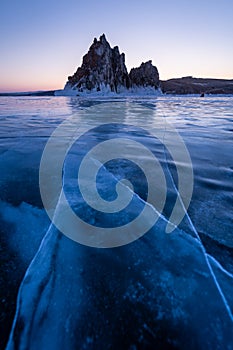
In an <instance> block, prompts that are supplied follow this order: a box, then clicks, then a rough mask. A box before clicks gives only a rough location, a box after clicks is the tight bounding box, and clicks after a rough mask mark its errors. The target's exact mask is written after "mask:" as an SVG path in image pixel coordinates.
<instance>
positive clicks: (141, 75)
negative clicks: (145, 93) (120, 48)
mask: <svg viewBox="0 0 233 350" xmlns="http://www.w3.org/2000/svg"><path fill="white" fill-rule="evenodd" d="M129 78H130V81H131V84H132V86H137V87H154V88H156V89H157V88H158V87H159V73H158V69H157V68H156V67H155V66H153V65H152V61H148V62H146V63H142V64H141V66H140V67H138V68H132V69H131V71H130V73H129Z"/></svg>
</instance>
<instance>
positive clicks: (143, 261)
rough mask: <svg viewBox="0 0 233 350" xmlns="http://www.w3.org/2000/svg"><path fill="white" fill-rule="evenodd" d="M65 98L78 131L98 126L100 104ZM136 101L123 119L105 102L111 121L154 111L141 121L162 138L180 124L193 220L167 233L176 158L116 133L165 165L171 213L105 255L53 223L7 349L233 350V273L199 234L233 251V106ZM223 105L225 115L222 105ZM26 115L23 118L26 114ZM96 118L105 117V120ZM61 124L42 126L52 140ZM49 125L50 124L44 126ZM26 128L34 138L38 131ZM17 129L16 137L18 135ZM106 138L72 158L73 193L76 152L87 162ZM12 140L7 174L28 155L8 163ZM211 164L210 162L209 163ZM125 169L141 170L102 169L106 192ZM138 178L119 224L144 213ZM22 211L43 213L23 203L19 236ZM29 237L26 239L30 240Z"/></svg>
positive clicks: (117, 107) (91, 140)
mask: <svg viewBox="0 0 233 350" xmlns="http://www.w3.org/2000/svg"><path fill="white" fill-rule="evenodd" d="M51 100H53V99H51ZM66 101H67V102H66V103H67V104H69V106H71V108H73V111H74V112H75V116H76V117H77V118H78V122H79V126H80V127H82V125H84V124H85V123H88V125H90V126H91V125H92V122H93V118H95V111H97V109H96V110H95V107H94V106H93V107H91V108H89V106H91V105H92V104H93V103H94V102H88V101H83V102H81V103H80V102H79V101H77V100H72V101H71V100H68V99H67V100H66ZM136 102H137V106H136V107H135V105H134V106H133V105H132V104H130V103H129V102H127V106H128V107H127V111H126V113H125V114H124V115H122V114H121V113H120V112H121V111H122V105H121V104H119V103H118V104H117V103H116V102H114V103H113V105H114V108H112V110H110V108H109V107H108V105H106V109H107V110H108V111H109V113H110V114H111V112H112V116H113V119H114V118H117V120H118V122H119V123H126V124H130V125H137V120H135V118H136V115H137V113H136V112H138V111H140V110H141V109H143V108H142V105H144V106H146V107H147V108H149V107H150V109H151V112H150V113H151V114H150V113H149V112H148V115H146V117H145V119H143V120H140V123H146V124H147V125H150V124H151V127H153V118H161V128H162V127H163V129H162V132H164V125H165V124H164V116H166V119H167V120H169V121H173V123H174V125H175V126H176V127H177V129H178V130H179V132H180V133H181V134H182V136H183V138H184V139H185V141H186V144H187V146H188V148H189V150H190V153H191V156H192V159H193V165H194V174H195V175H196V176H195V183H194V202H193V203H191V208H190V216H188V215H187V216H186V217H185V219H184V220H183V222H182V224H181V225H180V227H179V229H176V230H175V231H174V232H173V233H172V234H165V227H166V224H167V218H169V213H170V212H171V208H170V206H169V203H174V198H175V197H176V195H177V193H176V187H177V179H176V171H175V169H174V167H173V164H172V160H171V159H170V158H169V156H168V155H167V154H165V153H164V152H165V151H164V149H163V147H161V145H159V144H158V143H157V142H155V140H153V138H150V137H145V135H140V134H139V133H138V134H137V132H136V131H135V129H129V130H126V129H125V130H122V131H119V130H115V133H116V134H119V133H121V135H123V136H125V135H126V134H127V132H129V133H130V134H131V135H133V136H134V137H136V138H137V140H139V139H141V140H144V142H146V145H147V146H148V147H150V149H151V150H152V151H153V152H154V153H155V154H156V156H157V157H158V158H159V159H160V162H161V164H162V166H163V169H164V172H165V173H166V179H167V181H168V188H169V191H168V192H169V193H168V197H169V203H168V204H167V206H166V207H165V211H164V213H163V214H164V216H162V217H161V218H160V219H159V221H158V222H157V223H156V225H155V226H154V227H153V228H152V229H151V230H150V231H149V232H148V233H147V234H146V235H145V236H143V237H142V238H141V239H140V240H137V241H136V242H134V243H132V244H130V245H127V246H123V247H120V248H114V249H107V250H103V249H95V248H90V247H85V246H81V245H79V244H78V243H75V242H73V241H71V240H69V239H68V238H66V237H65V236H64V235H62V234H61V233H60V232H58V230H57V229H56V228H55V227H54V226H53V225H51V226H50V228H49V230H48V232H47V234H46V236H45V238H44V240H43V241H42V243H41V246H40V249H39V251H38V252H37V254H36V256H35V258H34V259H33V261H32V263H31V265H30V267H29V268H28V270H27V273H26V276H25V278H24V281H23V283H22V285H21V287H20V291H19V295H18V303H17V312H16V317H15V321H14V326H13V329H12V332H11V337H10V340H9V342H8V347H7V349H44V348H45V349H47V348H48V349H63V348H67V349H77V348H78V349H96V348H101V349H108V348H113V347H114V348H115V349H118V348H122V347H125V348H130V347H131V348H143V347H144V348H146V347H150V346H151V344H153V345H156V347H157V348H166V347H167V348H168V347H170V348H179V349H187V348H190V349H194V348H195V349H202V348H207V349H232V344H233V336H232V329H233V325H232V308H233V298H232V286H233V281H232V274H231V273H230V272H229V271H226V270H225V269H224V267H223V266H221V265H220V264H219V262H218V261H217V260H216V259H214V258H213V257H212V256H210V254H208V253H207V252H206V250H205V247H204V246H203V245H202V243H201V240H200V239H199V234H198V232H199V231H201V232H202V231H204V232H206V233H208V235H212V237H213V239H214V238H215V239H216V240H219V241H221V242H224V244H226V245H228V246H229V247H230V246H231V242H232V235H231V232H232V225H231V224H230V222H231V219H232V217H231V216H230V213H229V211H228V212H227V211H226V208H229V203H230V197H229V196H230V194H231V193H232V169H231V168H230V165H229V164H230V161H229V160H230V159H231V151H230V150H231V147H232V134H231V132H230V130H231V128H232V121H233V116H232V112H231V111H232V105H233V102H232V100H224V99H218V98H217V99H210V100H209V99H208V98H206V99H202V100H201V101H200V100H198V99H190V98H171V99H170V98H169V99H167V100H164V98H162V99H159V98H158V99H157V100H149V101H140V100H139V101H136ZM24 103H25V102H24ZM96 103H97V104H98V103H99V102H96ZM104 103H106V102H103V105H104ZM123 103H124V102H123ZM222 105H224V110H223V109H221V108H219V107H221V106H222ZM72 106H73V107H72ZM211 106H212V107H211ZM207 107H208V108H207ZM36 108H38V107H36ZM216 110H217V111H218V114H217V115H216ZM207 112H208V113H209V114H208V113H207ZM66 113H67V111H66ZM68 113H69V112H68ZM6 114H7V113H6ZM8 114H9V113H8ZM22 114H23V115H25V111H24V112H23V113H22ZM149 115H150V116H151V117H150V118H149ZM213 115H214V116H213ZM98 117H99V118H100V120H104V118H103V116H101V115H99V116H98ZM141 117H143V114H141ZM40 118H41V117H40ZM101 118H102V119H101ZM61 119H62V117H60V119H59V118H58V121H57V122H56V120H55V118H54V119H53V118H52V120H53V121H54V124H53V123H51V125H50V126H49V128H48V129H46V128H41V131H43V134H44V132H45V131H49V132H48V134H50V133H51V130H53V128H54V126H56V125H57V123H58V122H59V121H60V120H61ZM24 120H27V118H26V119H24ZM52 120H51V121H52ZM44 123H45V126H48V122H47V121H46V120H45V121H44ZM24 125H25V124H24ZM39 125H40V124H39ZM25 130H27V132H29V133H33V130H31V129H30V128H29V129H27V128H25ZM15 133H16V135H18V132H17V130H16V131H15ZM48 134H47V135H48ZM23 135H25V133H24V134H23ZM104 135H105V137H106V135H107V136H109V137H113V130H111V132H110V131H109V130H105V131H104ZM102 137H103V134H101V132H93V133H92V134H91V135H88V138H86V139H83V143H82V144H81V145H79V146H78V145H77V148H74V149H73V150H72V151H73V152H71V153H70V154H69V155H68V157H67V161H66V164H65V168H64V169H65V176H67V178H66V182H65V184H67V192H68V193H72V188H74V186H75V176H76V172H75V171H74V170H75V168H74V163H75V159H76V158H75V157H77V150H78V155H79V157H82V155H83V154H85V152H86V150H85V147H86V146H85V145H86V143H87V145H88V147H91V146H92V145H94V144H95V142H99V141H100V140H101V139H102ZM63 141H64V140H63ZM220 141H221V142H220ZM8 142H9V143H8V144H7V145H6V141H5V143H4V145H5V147H6V150H5V152H4V153H2V155H3V157H5V158H2V159H3V161H4V164H5V165H6V169H7V167H8V169H9V167H11V166H12V164H13V163H14V162H13V160H17V161H18V160H19V158H20V157H19V155H18V153H15V154H13V153H11V157H12V158H11V160H12V161H9V159H10V157H7V153H6V152H9V150H7V148H8V147H9V145H10V144H11V145H12V143H11V142H12V141H11V142H10V141H8ZM18 142H19V139H18V138H17V146H15V148H16V149H19V145H21V146H22V147H21V150H22V153H23V154H24V155H25V152H26V150H28V147H29V144H30V145H31V150H33V149H34V150H35V148H37V146H36V145H35V144H34V143H33V146H32V142H28V146H26V144H25V139H23V138H22V139H21V143H20V144H19V143H18ZM42 144H44V142H42V143H41V144H40V145H41V146H42ZM13 148H14V147H13ZM200 148H201V149H200ZM23 150H24V151H23ZM37 151H38V149H37ZM34 154H35V153H34ZM4 155H5V156H4ZM8 155H9V153H8ZM38 155H39V152H38ZM29 159H30V157H29V158H28V162H29ZM8 161H9V162H8ZM31 161H32V160H31ZM206 162H208V164H209V166H205V164H206ZM29 163H30V162H29ZM15 164H17V163H15ZM118 170H119V171H120V172H122V174H123V175H124V174H125V171H126V172H128V173H130V172H131V173H135V172H136V174H139V173H138V169H135V168H133V171H132V165H131V164H125V163H124V161H123V160H120V161H119V162H118V163H117V164H116V165H114V164H109V166H108V167H107V168H105V169H104V168H103V170H102V172H101V179H102V181H100V183H99V191H100V193H102V194H103V195H104V193H105V190H106V188H105V187H106V184H108V183H112V184H114V181H115V180H114V179H116V173H119V172H118ZM114 171H115V172H114ZM120 175H121V173H120ZM138 179H140V180H139V181H136V182H135V187H134V190H135V191H136V193H137V196H136V197H135V202H134V203H133V204H134V206H133V208H131V209H130V210H129V211H128V212H126V213H125V215H124V216H123V217H122V218H121V220H125V218H127V217H131V215H134V214H135V211H136V208H138V209H140V208H141V206H143V205H144V204H145V202H144V199H145V198H144V197H143V191H144V187H143V186H144V180H143V179H142V177H139V176H138V177H137V176H136V180H138ZM2 181H3V182H4V183H5V182H6V181H7V178H6V177H5V176H4V177H2ZM113 188H114V186H113ZM69 191H70V192H69ZM101 191H102V192H101ZM215 198H216V201H215V208H216V211H217V210H218V212H219V213H220V217H219V221H218V220H217V219H215V222H214V224H212V223H211V222H209V225H206V224H205V221H207V219H206V218H208V216H209V215H210V214H211V213H212V207H211V206H209V203H210V201H211V202H213V201H214V199H215ZM220 198H221V200H220ZM217 199H218V200H217ZM70 201H71V202H72V203H73V205H74V209H78V210H81V209H80V207H81V206H79V208H76V207H75V205H76V204H77V197H76V196H75V195H74V196H71V197H70ZM200 202H201V203H202V206H201V207H200ZM217 203H218V206H217ZM79 204H82V202H80V203H79ZM60 205H61V203H60ZM58 206H59V205H58ZM216 206H217V207H216ZM20 208H23V210H24V212H25V213H28V218H30V215H31V217H32V218H33V216H36V213H38V214H41V211H40V209H35V208H34V207H32V206H30V205H28V204H20V206H19V209H16V211H15V212H14V213H16V215H15V214H14V216H15V223H16V224H18V232H19V233H20V231H21V232H22V231H23V227H22V226H21V227H20V220H21V218H22V217H21V216H18V210H19V212H20V210H21V209H20ZM1 209H2V212H3V213H5V214H4V215H5V220H11V214H10V211H11V210H12V211H11V212H12V213H13V211H14V210H15V209H14V208H12V207H11V206H9V207H8V209H7V206H6V207H5V205H4V206H3V207H1ZM37 210H39V211H37ZM57 210H59V208H57ZM29 212H31V214H30V215H29ZM91 213H92V214H93V212H91ZM89 214H90V212H88V211H86V210H85V211H84V213H83V215H84V217H86V219H87V218H88V216H90V215H89ZM17 217H18V218H17ZM92 219H93V220H96V221H98V220H99V217H98V216H97V214H96V213H94V217H92ZM42 222H43V220H42V221H41V223H42ZM220 222H221V223H220ZM214 226H215V227H214ZM38 227H40V226H38ZM212 227H213V230H212ZM230 229H231V231H230V232H229V230H230ZM222 230H224V231H225V232H227V231H228V232H229V235H228V236H225V235H223V234H222V236H221V232H220V231H222ZM28 234H29V233H25V239H26V236H27V235H28ZM21 244H23V241H22V243H21Z"/></svg>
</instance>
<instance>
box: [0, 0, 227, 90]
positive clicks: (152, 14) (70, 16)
mask: <svg viewBox="0 0 233 350" xmlns="http://www.w3.org/2000/svg"><path fill="white" fill-rule="evenodd" d="M0 33H1V35H0V50H1V53H0V92H9V91H12V92H13V91H34V90H52V89H61V88H63V87H64V85H65V82H66V80H67V77H68V76H69V75H72V74H73V73H74V72H75V71H76V70H77V68H78V66H80V65H81V62H82V56H83V55H84V54H85V53H86V52H87V50H88V48H89V46H90V45H91V43H92V42H93V39H94V37H97V38H98V37H99V36H100V35H101V34H103V33H105V35H106V37H107V40H108V41H109V43H110V45H111V46H115V45H118V46H119V48H120V51H121V52H124V53H125V54H126V65H127V68H128V70H130V69H131V68H132V67H137V66H139V65H140V64H141V62H145V61H147V60H149V59H152V62H153V64H154V65H156V66H157V68H158V70H159V73H160V79H169V78H175V77H182V76H187V75H191V76H194V77H213V78H226V79H233V1H231V0H218V1H216V0H195V1H194V0H190V1H187V0H185V1H184V0H162V1H158V0H134V1H133V0H124V1H123V0H118V1H112V0H108V1H107V0H99V1H96V0H82V1H80V0H40V1H33V0H1V2H0Z"/></svg>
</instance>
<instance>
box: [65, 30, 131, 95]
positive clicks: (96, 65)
mask: <svg viewBox="0 0 233 350" xmlns="http://www.w3.org/2000/svg"><path fill="white" fill-rule="evenodd" d="M129 87H130V82H129V76H128V72H127V68H126V66H125V55H124V53H122V54H120V52H119V48H118V46H115V47H114V48H111V47H110V45H109V43H108V42H107V40H106V37H105V35H104V34H103V35H102V36H101V37H100V39H99V41H98V40H97V39H96V38H95V39H94V42H93V44H92V45H91V47H90V49H89V51H88V53H87V54H86V55H85V56H84V57H83V62H82V66H81V67H79V68H78V69H77V71H76V73H74V75H72V76H70V77H69V78H68V83H67V84H66V86H65V89H67V88H75V89H76V90H77V91H79V92H83V91H85V90H89V91H100V90H104V89H106V90H109V91H113V92H119V91H120V90H121V89H122V88H127V89H128V88H129Z"/></svg>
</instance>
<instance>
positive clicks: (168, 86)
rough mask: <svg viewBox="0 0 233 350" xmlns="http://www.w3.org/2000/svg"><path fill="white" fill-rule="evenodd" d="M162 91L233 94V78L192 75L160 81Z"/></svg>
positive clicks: (181, 93) (172, 92)
mask: <svg viewBox="0 0 233 350" xmlns="http://www.w3.org/2000/svg"><path fill="white" fill-rule="evenodd" d="M160 87H161V90H162V92H164V93H167V94H179V95H186V94H198V95H201V94H204V95H206V94H213V95H214V94H233V80H228V79H203V78H193V77H191V76H188V77H183V78H177V79H169V80H165V81H160Z"/></svg>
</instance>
